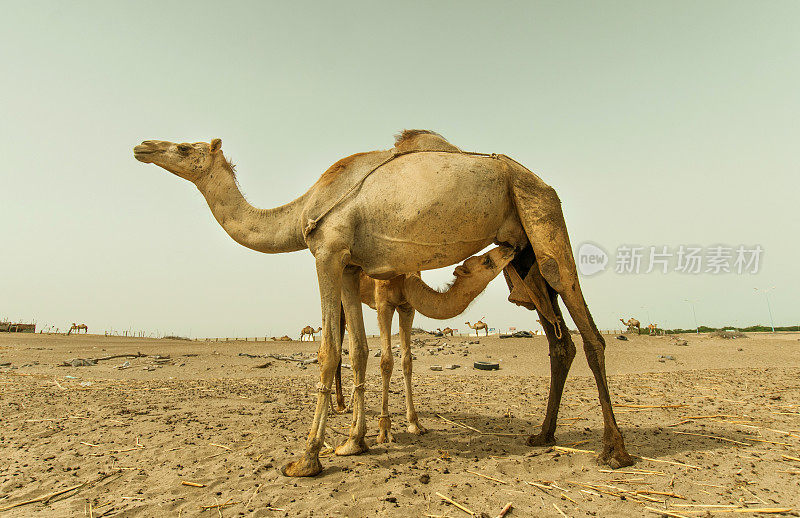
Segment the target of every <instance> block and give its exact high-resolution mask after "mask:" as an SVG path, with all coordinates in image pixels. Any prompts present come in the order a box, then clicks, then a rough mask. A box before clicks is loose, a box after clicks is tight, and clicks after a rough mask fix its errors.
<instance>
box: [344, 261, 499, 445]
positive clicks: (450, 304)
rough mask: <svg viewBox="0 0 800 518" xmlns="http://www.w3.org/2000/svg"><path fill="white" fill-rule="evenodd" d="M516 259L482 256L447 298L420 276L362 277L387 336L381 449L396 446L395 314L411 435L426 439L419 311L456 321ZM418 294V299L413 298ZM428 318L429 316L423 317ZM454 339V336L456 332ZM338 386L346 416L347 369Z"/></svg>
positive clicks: (467, 264)
mask: <svg viewBox="0 0 800 518" xmlns="http://www.w3.org/2000/svg"><path fill="white" fill-rule="evenodd" d="M513 257H514V249H513V248H510V247H506V246H498V247H495V248H493V249H492V250H490V251H489V252H487V253H485V254H483V255H481V256H477V257H470V258H469V259H467V260H466V261H464V263H463V264H461V265H459V266H458V267H456V269H455V271H454V272H453V275H455V276H456V279H455V281H453V283H451V284H450V285H449V286H448V288H447V290H446V291H443V292H439V291H436V290H434V289H433V288H431V287H430V286H428V285H427V284H425V283H424V282H423V281H422V279H421V278H420V276H419V272H417V273H415V274H413V278H412V279H409V278H411V277H412V274H408V275H406V276H402V275H401V276H397V277H395V278H393V279H389V280H376V279H373V278H371V277H368V276H367V275H366V274H364V273H363V272H361V275H360V276H359V291H360V293H361V302H362V303H363V304H366V305H367V306H369V307H371V308H372V309H374V310H376V311H377V312H378V329H379V330H380V335H381V362H380V366H381V377H382V380H383V394H382V396H383V398H382V407H381V408H382V413H381V416H380V421H379V424H378V427H379V431H378V443H384V442H394V436H393V435H392V431H391V429H392V422H391V417H390V415H389V382H390V381H391V376H392V370H393V369H394V356H393V355H392V319H393V318H394V312H395V311H397V313H398V315H399V319H400V351H401V354H402V362H403V381H404V385H405V395H406V419H408V431H409V432H410V433H413V434H416V435H420V434H422V433H425V428H424V427H423V426H422V425H420V424H419V418H418V417H417V412H416V410H415V409H414V400H413V391H412V385H411V375H412V355H411V327H412V326H413V324H414V310H415V309H419V308H423V309H424V310H425V311H426V312H428V313H432V314H438V315H450V314H452V316H457V315H458V314H459V313H460V312H461V311H463V310H464V309H465V308H466V307H467V306H468V305H469V303H470V302H472V300H474V298H475V297H476V296H477V295H479V294H480V293H481V292H482V291H483V290H484V289H486V286H487V285H488V284H489V282H491V281H492V279H494V278H495V277H497V276H498V275H499V274H500V272H501V271H502V270H503V268H504V267H505V266H506V265H507V264H508V263H509V262H510V261H511V259H513ZM409 281H410V282H409ZM412 293H413V295H411V294H412ZM418 306H419V307H418ZM420 312H423V311H420ZM423 314H426V313H424V312H423ZM432 318H437V317H432ZM445 318H450V317H445ZM448 329H449V328H448ZM450 334H451V335H452V329H451V330H450ZM334 384H335V387H336V400H337V408H336V409H335V410H336V411H338V412H342V411H344V410H345V404H344V395H343V393H342V384H341V368H338V369H337V371H336V376H335V378H334Z"/></svg>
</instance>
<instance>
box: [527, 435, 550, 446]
mask: <svg viewBox="0 0 800 518" xmlns="http://www.w3.org/2000/svg"><path fill="white" fill-rule="evenodd" d="M526 442H527V443H528V446H553V445H554V444H555V443H556V436H555V435H547V434H543V433H537V434H536V435H531V436H529V437H528V440H527V441H526Z"/></svg>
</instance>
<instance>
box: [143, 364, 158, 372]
mask: <svg viewBox="0 0 800 518" xmlns="http://www.w3.org/2000/svg"><path fill="white" fill-rule="evenodd" d="M142 370H146V371H154V370H156V368H155V367H153V366H152V365H147V366H145V367H142Z"/></svg>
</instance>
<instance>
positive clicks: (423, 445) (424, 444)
mask: <svg viewBox="0 0 800 518" xmlns="http://www.w3.org/2000/svg"><path fill="white" fill-rule="evenodd" d="M416 338H426V339H427V338H430V337H429V336H423V335H416ZM685 338H687V339H688V341H689V345H688V346H683V347H681V346H677V345H674V342H673V341H672V340H671V339H670V338H669V337H645V336H641V337H632V339H631V340H630V341H627V342H623V341H619V340H615V339H614V338H613V336H612V337H606V340H607V344H608V347H607V366H608V372H609V382H610V386H611V390H612V394H613V400H614V402H615V404H616V412H617V419H618V421H619V423H620V426H621V428H622V431H623V433H624V435H625V439H626V441H627V445H628V451H629V452H630V453H631V454H633V455H637V456H639V457H640V458H639V459H638V461H637V463H636V464H635V465H634V466H633V467H631V468H625V469H623V470H618V471H615V472H614V471H611V470H608V469H607V468H605V467H604V466H599V465H598V464H597V463H596V461H595V459H594V456H593V455H592V454H591V453H586V452H580V451H577V452H576V451H565V450H559V449H558V448H556V449H553V448H531V447H528V446H526V445H525V441H524V439H525V436H526V435H527V434H529V433H531V432H533V431H536V430H537V427H538V425H539V423H540V422H541V420H542V418H543V415H544V409H545V403H546V399H547V391H548V378H549V364H548V356H547V345H546V341H545V339H544V338H543V337H536V338H531V339H506V340H501V339H499V338H497V337H489V338H483V337H481V338H480V343H479V344H463V342H465V341H466V340H467V338H466V337H464V338H461V337H456V338H448V339H446V340H441V343H440V344H439V345H438V346H436V345H428V346H425V345H415V346H414V352H415V354H416V355H417V360H416V361H415V363H414V367H415V376H414V380H415V381H414V387H415V392H416V404H417V409H418V411H419V413H420V420H421V422H422V424H423V425H424V426H426V427H427V428H428V429H429V430H430V431H429V433H427V434H426V435H423V436H413V435H410V434H408V433H406V431H405V428H406V422H405V413H404V403H403V394H402V384H401V379H402V375H401V371H400V364H399V362H397V363H396V364H395V375H394V377H393V379H392V394H391V408H392V414H393V421H394V422H393V430H394V435H395V437H396V439H397V442H396V443H392V444H389V445H377V444H375V436H376V431H377V424H378V423H377V416H378V414H379V405H380V375H379V371H378V359H377V358H375V357H374V352H375V351H376V350H377V349H378V340H377V339H376V338H370V351H371V352H370V363H369V373H368V376H367V408H368V427H369V432H368V433H369V436H368V438H367V442H368V444H369V445H370V447H371V450H370V452H369V453H367V454H364V455H361V456H357V457H336V456H333V455H330V454H329V453H326V454H325V455H324V457H323V459H322V462H323V465H324V468H325V469H324V471H323V473H322V474H321V475H320V476H318V477H315V478H311V479H289V478H285V477H283V476H282V475H280V473H279V471H278V468H279V467H280V466H281V465H282V464H283V463H284V462H286V461H287V460H289V459H290V458H291V457H292V456H293V455H295V454H297V453H299V452H300V451H301V450H302V448H303V446H304V442H305V441H304V440H305V435H306V433H307V432H308V429H309V425H310V423H311V419H312V415H313V411H314V402H315V398H316V394H315V391H314V386H315V384H316V382H317V379H318V368H317V365H314V364H311V365H303V364H302V363H301V362H295V361H284V360H279V359H274V358H262V357H255V358H251V357H248V356H241V355H240V353H248V354H252V355H267V354H278V355H287V354H291V353H301V354H300V355H298V356H297V357H296V359H303V358H312V357H313V355H314V352H315V350H316V346H317V343H300V342H266V343H264V342H259V343H253V342H229V343H222V342H219V343H214V342H212V343H208V342H189V341H179V340H150V339H133V338H117V337H103V336H93V335H88V336H55V335H14V334H7V333H2V334H0V364H5V363H8V362H10V363H11V367H9V366H4V367H0V510H2V509H7V510H4V511H0V515H2V516H3V517H4V518H5V517H6V516H8V517H21V516H39V515H41V516H53V517H60V516H92V517H100V516H131V517H132V516H137V517H144V516H148V517H149V516H154V517H160V516H174V517H178V516H183V517H189V516H209V517H213V516H267V517H271V516H292V517H294V516H318V517H325V516H348V517H360V516H402V517H406V516H427V515H435V516H450V517H453V518H456V517H461V516H468V514H467V513H466V512H464V511H462V510H459V509H458V508H456V507H455V506H453V505H451V504H449V503H446V502H445V501H444V500H443V499H442V498H441V497H439V496H437V493H440V494H442V495H445V496H447V497H449V498H451V499H452V500H454V501H456V502H458V503H459V504H461V505H463V506H464V507H466V508H468V509H469V510H472V511H474V512H475V513H477V514H478V515H479V516H480V515H481V513H486V516H490V517H495V516H497V515H498V514H500V511H501V509H502V508H503V507H504V506H505V504H507V503H508V502H513V510H512V511H511V513H510V514H509V516H554V517H559V516H647V515H650V516H657V514H655V513H652V512H651V511H648V509H647V508H648V507H649V508H653V509H668V510H669V512H670V513H673V514H672V515H673V516H688V517H696V516H752V515H754V514H753V512H752V511H747V512H745V513H744V514H728V513H730V511H731V510H732V509H733V510H738V511H740V512H741V511H742V508H751V509H756V508H762V509H763V508H783V509H800V379H799V378H798V374H800V341H798V338H800V335H799V334H777V335H758V334H757V335H751V336H750V337H748V338H743V339H736V340H722V339H718V338H710V337H708V336H703V335H700V336H695V335H686V336H685ZM395 340H396V339H395ZM470 340H474V335H473V337H472V338H470ZM445 342H446V345H445ZM577 342H578V346H579V348H580V339H577ZM440 348H441V349H440ZM136 352H141V353H142V354H144V355H151V356H143V357H139V358H132V359H130V360H129V361H130V364H131V367H130V368H128V369H124V370H118V369H116V368H115V367H116V366H118V365H120V364H122V363H123V362H124V361H125V359H124V358H115V359H109V360H105V361H100V362H98V363H97V365H94V366H89V367H85V366H84V367H59V366H57V364H58V363H60V362H62V361H65V360H70V359H72V358H99V357H103V356H111V355H117V354H123V353H136ZM152 355H162V356H169V359H161V360H159V359H156V358H154V357H153V356H152ZM659 356H668V357H671V358H659ZM485 359H490V360H497V361H500V363H501V365H502V368H501V370H499V371H489V372H487V371H477V370H474V369H472V367H471V365H472V362H473V361H475V360H485ZM659 360H662V361H659ZM345 361H347V360H345ZM265 363H268V365H267V366H266V367H263V368H255V367H256V366H259V365H263V364H265ZM433 364H438V365H443V366H446V365H448V364H460V365H461V368H459V369H455V370H443V371H441V372H434V371H431V370H430V366H431V365H433ZM12 367H13V368H12ZM343 372H344V375H345V376H346V378H345V386H346V387H349V386H352V384H351V381H350V376H351V372H350V371H348V370H344V371H343ZM439 416H441V417H439ZM442 417H443V418H445V419H443V418H442ZM349 422H350V416H349V415H335V416H332V417H331V419H330V421H329V423H330V425H331V426H330V428H329V433H328V435H327V440H328V443H329V444H330V445H332V446H335V445H336V444H338V443H340V442H342V441H343V440H344V437H345V435H344V433H345V432H346V430H347V427H348V425H349ZM559 424H560V425H559V428H558V431H557V434H556V437H557V440H558V444H559V446H568V447H572V448H575V449H578V450H594V449H597V448H598V447H599V446H600V440H601V434H602V417H601V414H600V408H599V405H598V402H597V392H596V388H595V384H594V380H593V379H592V378H591V376H590V372H589V370H588V368H587V365H586V360H585V358H584V357H583V356H582V354H580V352H579V355H578V356H577V357H576V360H575V364H574V366H573V369H572V373H571V375H570V378H569V379H568V380H567V388H566V390H565V394H564V400H563V404H562V412H561V416H560V423H559ZM501 434H504V435H501ZM645 458H646V459H645ZM186 482H189V483H192V484H197V485H202V487H196V486H194V485H184V483H186ZM70 488H72V489H71V490H70V491H67V492H64V493H62V494H59V495H56V496H53V497H52V498H50V499H49V501H48V502H47V503H44V502H41V501H39V502H35V503H29V504H26V505H23V506H19V507H14V508H12V509H8V508H9V507H10V506H13V505H14V504H17V503H20V502H25V501H27V500H32V499H37V498H40V497H46V496H47V495H49V494H52V493H57V492H59V491H63V490H65V489H70ZM42 500H43V499H42ZM214 505H221V506H222V507H219V508H208V509H206V510H202V509H201V506H214ZM706 505H718V506H731V507H703V506H706ZM723 511H724V512H723ZM709 512H710V513H711V514H709ZM788 514H791V515H795V516H796V515H798V514H797V513H796V512H795V511H788Z"/></svg>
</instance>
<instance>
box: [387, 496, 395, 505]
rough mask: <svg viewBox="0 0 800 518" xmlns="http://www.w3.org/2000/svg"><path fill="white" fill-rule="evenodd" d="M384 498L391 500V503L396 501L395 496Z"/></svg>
mask: <svg viewBox="0 0 800 518" xmlns="http://www.w3.org/2000/svg"><path fill="white" fill-rule="evenodd" d="M384 500H386V501H387V502H391V503H393V504H394V503H396V502H397V497H396V496H387V497H386V498H384Z"/></svg>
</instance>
